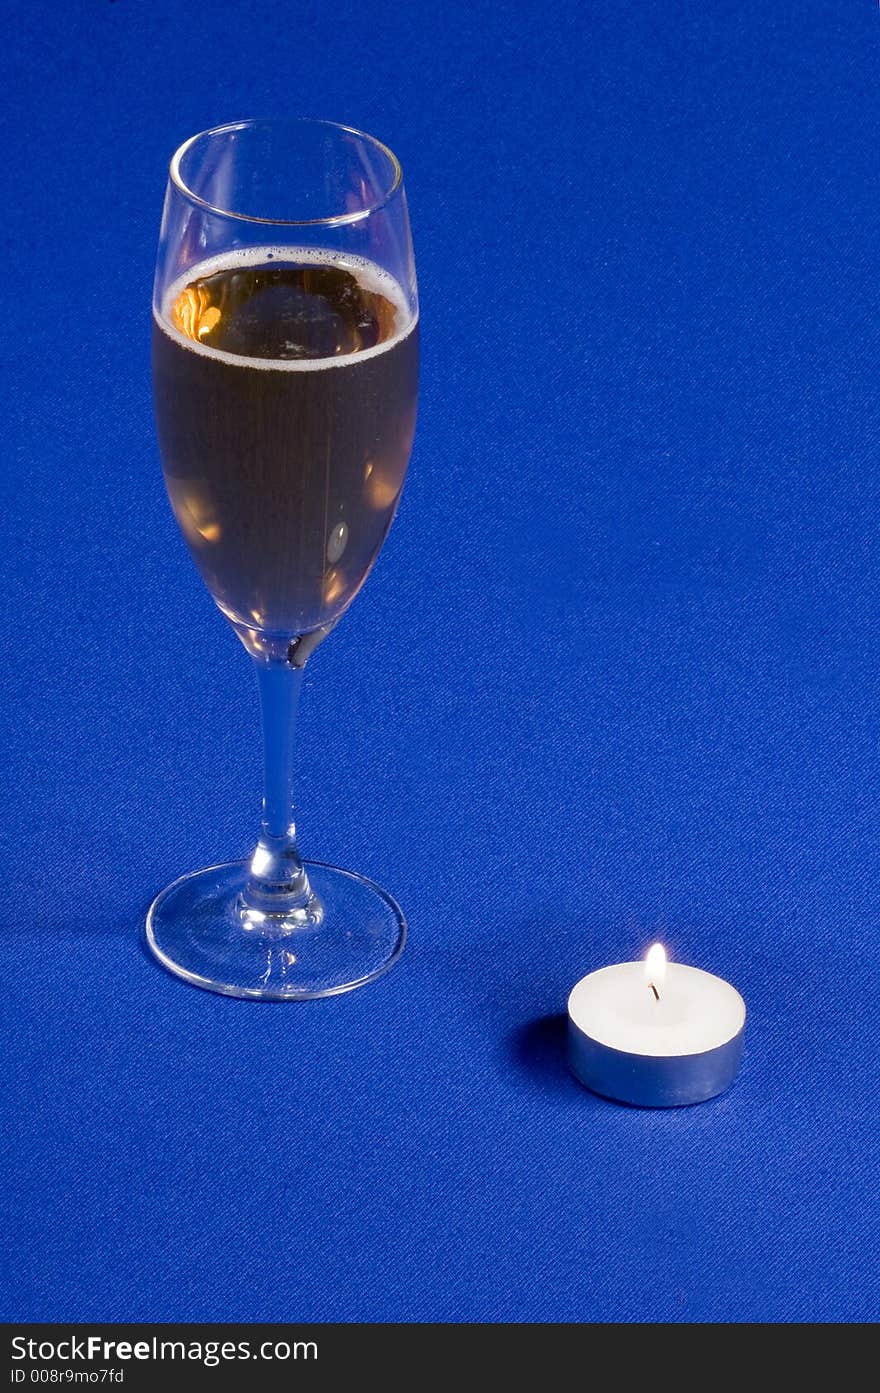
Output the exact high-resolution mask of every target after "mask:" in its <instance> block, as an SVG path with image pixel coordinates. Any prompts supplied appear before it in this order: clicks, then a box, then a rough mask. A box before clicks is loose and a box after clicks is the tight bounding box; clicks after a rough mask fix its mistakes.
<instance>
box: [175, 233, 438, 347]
mask: <svg viewBox="0 0 880 1393" xmlns="http://www.w3.org/2000/svg"><path fill="white" fill-rule="evenodd" d="M273 265H274V266H276V267H278V269H279V270H281V269H282V268H283V267H289V266H295V267H297V268H308V267H316V268H319V267H322V266H326V267H330V268H332V269H333V270H336V271H347V272H348V273H349V274H350V275H351V276H353V277H354V279H355V280H356V281H357V282H358V286H359V288H360V289H362V290H364V291H366V292H367V293H368V294H373V295H375V296H377V297H381V298H382V299H383V300H384V301H385V302H387V303H388V304H389V305H390V306H391V307H392V309H393V312H394V321H393V324H392V326H391V329H392V332H391V333H389V334H387V335H385V336H383V337H382V338H381V340H380V341H379V342H378V343H376V344H374V345H372V346H370V347H368V348H356V349H354V350H352V351H350V352H341V351H337V352H335V353H334V354H333V355H332V356H331V355H327V356H318V357H309V356H304V357H298V358H269V357H258V356H255V355H252V354H242V353H230V352H228V351H226V350H224V349H222V348H217V347H215V346H214V345H212V344H210V343H205V342H204V338H203V337H202V338H200V337H199V336H198V331H197V330H196V333H195V334H193V332H192V330H191V331H190V332H187V333H184V332H183V331H182V330H181V329H180V328H179V327H178V326H177V325H176V324H175V317H176V316H175V307H177V306H178V305H179V304H180V303H181V302H182V301H183V300H184V297H186V296H187V294H188V293H190V292H191V291H192V288H193V287H194V286H195V285H196V284H197V283H198V282H200V281H205V280H207V279H208V278H209V277H211V276H216V275H217V274H218V273H220V272H224V273H227V274H228V273H233V272H236V271H243V270H246V269H247V268H249V267H259V268H260V269H261V270H267V269H271V268H272V267H273ZM198 312H199V311H198V306H196V307H194V313H196V314H198ZM210 314H211V306H210V305H205V306H204V307H203V309H202V315H203V317H204V318H205V319H207V317H208V316H209V315H210ZM153 316H154V318H155V320H156V323H157V324H158V325H159V327H160V328H161V329H162V330H164V332H165V333H166V334H168V335H169V337H171V338H173V339H174V340H175V341H176V342H177V343H179V344H180V346H181V347H183V348H187V349H189V350H190V351H191V352H193V353H199V354H202V355H203V356H205V357H207V358H215V359H217V360H218V361H220V362H223V363H229V364H230V365H232V366H241V365H242V363H243V362H246V363H247V365H248V367H249V368H261V369H264V370H267V371H275V372H315V371H318V370H320V369H323V368H335V367H345V366H346V365H348V364H350V363H351V362H352V360H353V359H354V358H357V360H358V362H362V361H363V360H364V359H366V358H372V357H375V356H376V355H377V354H380V353H387V352H388V351H389V350H390V349H392V348H394V347H395V345H396V344H398V343H399V342H400V341H401V339H404V338H406V337H407V335H408V334H410V333H411V332H412V330H413V328H414V327H415V324H416V323H417V320H418V314H413V312H412V310H411V309H410V307H409V304H408V303H407V299H406V296H405V294H404V291H403V289H402V288H401V286H400V284H399V283H398V281H396V280H395V278H394V277H393V276H392V275H391V274H390V273H389V272H388V271H385V270H383V269H382V267H381V266H377V265H376V263H375V262H373V261H368V260H367V259H366V258H365V257H358V256H350V255H340V253H338V252H332V251H327V250H322V249H321V248H318V247H280V246H263V247H246V248H241V249H239V250H237V251H226V252H224V253H223V254H222V255H220V256H214V257H210V258H209V259H208V260H206V261H200V262H197V263H196V264H195V265H194V266H191V267H190V268H189V270H188V271H186V272H185V273H184V275H182V276H180V277H179V278H178V279H177V280H176V281H174V282H173V284H172V285H171V286H170V287H169V288H168V290H167V291H166V292H165V295H164V298H163V300H162V304H161V306H159V307H158V308H157V307H156V305H155V304H154V307H153ZM178 317H179V316H178ZM215 322H216V321H215ZM211 327H213V326H212V325H210V321H209V327H208V329H207V330H206V331H205V332H210V331H211Z"/></svg>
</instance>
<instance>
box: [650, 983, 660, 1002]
mask: <svg viewBox="0 0 880 1393" xmlns="http://www.w3.org/2000/svg"><path fill="white" fill-rule="evenodd" d="M648 986H649V987H650V988H651V991H652V992H653V993H654V1000H655V1001H659V1000H660V993H659V992H658V990H657V988H656V987H655V986H654V983H653V982H649V983H648Z"/></svg>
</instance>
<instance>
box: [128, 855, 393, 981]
mask: <svg viewBox="0 0 880 1393" xmlns="http://www.w3.org/2000/svg"><path fill="white" fill-rule="evenodd" d="M306 870H307V872H308V877H309V881H310V883H311V886H312V889H313V890H314V892H315V894H316V895H317V897H318V899H319V900H320V902H321V904H322V905H323V910H324V912H323V914H322V915H321V916H320V919H319V921H318V922H316V923H315V922H313V923H305V924H302V925H296V926H294V927H292V928H291V927H289V925H288V924H286V923H285V925H284V926H283V928H282V929H280V930H279V929H278V928H277V927H274V928H273V927H272V925H271V916H269V915H267V916H265V921H264V922H263V923H262V924H260V923H255V922H253V921H254V916H253V914H250V915H248V914H246V913H243V906H242V898H241V897H242V893H243V891H244V889H245V886H246V885H247V881H248V876H249V863H248V862H247V861H233V862H230V863H229V864H228V865H225V866H211V867H209V868H208V869H207V870H204V871H192V872H191V873H190V874H189V875H185V876H181V878H180V880H175V881H174V882H173V883H172V884H171V885H169V886H168V887H167V888H166V889H165V890H163V891H162V893H161V894H160V895H157V897H156V899H155V900H154V901H153V903H152V904H151V906H150V909H149V913H148V914H147V943H148V945H149V947H150V950H151V952H153V953H154V954H155V956H156V957H157V958H158V959H159V961H160V963H162V965H163V966H164V967H167V968H168V971H169V972H173V973H175V974H176V976H178V977H183V978H184V980H185V981H187V982H192V984H193V985H194V986H196V987H204V988H205V990H206V991H210V992H221V993H222V994H223V995H224V996H244V997H253V998H256V999H261V1000H265V1001H308V1000H310V999H312V998H314V997H318V996H335V995H336V994H337V993H338V992H348V991H351V990H352V989H353V988H354V987H362V986H364V985H365V984H366V983H367V982H372V981H373V979H374V978H375V977H380V976H381V975H382V973H383V972H387V971H388V969H389V967H391V966H392V964H393V963H395V962H396V961H397V959H398V958H399V957H400V954H401V953H402V952H403V945H404V941H405V939H406V920H405V919H404V917H403V913H402V911H401V909H400V907H399V906H398V905H397V904H395V902H394V900H392V898H391V896H390V895H386V893H385V891H384V890H381V889H380V888H379V886H378V885H374V884H373V882H372V881H371V880H366V879H365V878H364V876H361V875H355V873H354V872H353V871H342V870H339V869H338V868H337V867H336V866H325V865H322V864H321V863H320V862H318V861H307V862H306Z"/></svg>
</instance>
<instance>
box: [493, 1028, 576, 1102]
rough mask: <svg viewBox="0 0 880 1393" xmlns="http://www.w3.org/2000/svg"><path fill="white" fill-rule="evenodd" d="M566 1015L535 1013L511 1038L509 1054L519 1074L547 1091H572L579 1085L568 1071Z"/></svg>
mask: <svg viewBox="0 0 880 1393" xmlns="http://www.w3.org/2000/svg"><path fill="white" fill-rule="evenodd" d="M567 1041H568V1017H567V1015H566V1014H565V1012H564V1011H559V1012H554V1013H553V1014H552V1015H549V1016H537V1017H536V1018H535V1019H534V1020H531V1021H528V1022H527V1023H526V1024H525V1025H521V1026H518V1027H517V1029H516V1030H515V1031H513V1033H512V1035H511V1037H510V1054H511V1055H512V1057H513V1062H514V1063H515V1065H516V1066H517V1067H518V1069H519V1071H520V1073H522V1074H525V1075H526V1077H527V1078H529V1079H531V1080H532V1082H534V1083H537V1084H540V1086H541V1088H542V1089H543V1090H544V1091H545V1092H546V1091H547V1089H548V1088H552V1089H553V1090H554V1091H556V1092H559V1093H563V1092H564V1093H572V1092H575V1091H577V1090H580V1089H581V1085H580V1084H579V1083H578V1082H577V1080H576V1079H575V1078H574V1077H573V1076H572V1075H571V1074H570V1073H569V1070H568V1054H567Z"/></svg>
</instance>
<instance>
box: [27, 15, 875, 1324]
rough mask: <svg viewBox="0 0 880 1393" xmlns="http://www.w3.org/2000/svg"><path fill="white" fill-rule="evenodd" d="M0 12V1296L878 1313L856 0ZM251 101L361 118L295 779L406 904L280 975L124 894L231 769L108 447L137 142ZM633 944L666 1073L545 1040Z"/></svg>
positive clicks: (167, 553) (134, 304)
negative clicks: (369, 568) (736, 1001)
mask: <svg viewBox="0 0 880 1393" xmlns="http://www.w3.org/2000/svg"><path fill="white" fill-rule="evenodd" d="M7 13H8V14H9V15H10V19H9V22H8V23H7V36H8V45H9V46H8V47H7V52H6V54H5V56H4V60H3V61H4V65H5V69H6V71H5V73H4V74H3V90H4V92H5V94H6V96H7V98H8V99H11V119H10V120H9V122H8V124H7V127H6V135H5V139H4V151H3V164H2V177H3V181H4V185H5V187H4V191H3V216H2V234H3V241H4V248H5V249H4V258H5V268H6V269H5V276H4V291H3V299H2V327H3V333H2V361H3V373H2V381H3V382H4V384H5V386H6V392H7V395H6V399H5V404H4V406H3V418H2V419H3V427H4V429H3V434H4V442H3V443H4V450H3V478H2V518H3V527H4V534H5V535H4V539H3V559H4V573H5V576H4V584H3V593H4V599H5V606H4V607H5V611H6V615H5V618H6V624H5V626H4V627H5V637H4V653H3V672H4V688H5V720H4V734H5V739H4V744H3V754H4V759H3V763H4V776H3V780H2V792H0V797H2V804H3V807H2V812H3V831H2V851H3V864H4V872H3V895H2V910H0V917H2V952H3V963H4V966H3V996H4V1017H5V1026H4V1041H5V1044H4V1051H5V1062H4V1069H3V1088H4V1092H5V1094H6V1100H5V1101H6V1108H7V1121H6V1124H5V1131H6V1138H7V1141H8V1143H9V1146H8V1151H7V1161H6V1178H5V1180H4V1183H3V1186H2V1198H3V1205H4V1208H6V1209H7V1210H8V1213H7V1214H6V1216H5V1218H4V1220H3V1226H4V1233H5V1236H6V1240H7V1241H8V1242H10V1244H11V1263H10V1266H9V1269H8V1277H9V1280H8V1283H7V1284H6V1290H5V1296H4V1300H3V1306H4V1310H3V1312H2V1313H3V1314H4V1315H6V1316H8V1317H11V1318H14V1319H21V1320H28V1319H34V1320H35V1319H53V1318H54V1319H67V1320H70V1319H80V1320H87V1319H89V1320H95V1319H99V1318H107V1319H111V1318H112V1319H118V1320H125V1319H133V1318H137V1319H141V1320H150V1319H156V1320H177V1319H194V1320H201V1319H205V1320H207V1319H211V1320H222V1319H230V1320H250V1319H267V1320H287V1319H309V1320H321V1319H327V1320H354V1319H366V1320H374V1321H386V1320H397V1319H403V1318H409V1319H416V1320H454V1319H474V1320H482V1321H496V1320H512V1319H535V1320H552V1319H557V1320H590V1319H603V1320H609V1319H610V1320H623V1319H635V1320H641V1319H651V1320H662V1321H677V1320H689V1321H704V1320H719V1319H721V1320H724V1319H729V1320H737V1321H738V1320H751V1319H767V1320H785V1319H790V1320H806V1319H811V1318H825V1319H832V1320H839V1319H863V1318H869V1317H878V1316H880V1284H878V1274H877V1265H876V1250H877V1244H878V1240H880V1231H878V1230H880V1225H878V1202H877V1160H876V1152H877V1146H878V1141H880V1135H878V1122H877V1102H876V1096H875V1088H876V1077H877V1062H878V1060H877V1036H878V1020H880V986H878V981H880V965H878V934H877V926H878V923H880V894H878V889H880V883H878V849H877V828H878V813H880V809H878V801H880V800H878V794H880V751H878V732H880V701H878V691H877V680H876V679H877V661H876V646H877V636H876V614H877V608H878V606H877V598H878V579H880V577H878V545H877V537H876V531H877V529H876V516H875V515H876V502H877V493H876V480H877V476H876V464H875V461H876V456H877V448H878V433H880V409H878V393H877V357H878V346H880V329H878V309H880V306H878V277H877V244H878V224H877V149H878V105H880V103H878V85H877V67H878V26H880V20H878V14H877V7H876V5H874V4H871V3H867V0H865V3H853V4H849V5H844V4H841V3H840V0H829V3H821V2H820V0H778V2H777V3H773V4H767V3H766V0H735V3H734V0H714V3H712V4H711V5H706V4H704V3H701V0H687V3H686V2H685V0H673V3H669V0H644V3H640V4H627V3H624V0H596V3H590V4H588V5H587V6H584V5H583V4H582V3H579V2H578V0H559V3H556V4H554V5H553V6H552V7H545V6H544V5H542V4H540V3H537V2H536V0H532V2H531V3H525V4H517V5H512V4H503V3H499V4H471V3H463V0H445V2H444V3H442V4H439V3H420V4H411V5H401V4H400V3H394V2H393V0H371V3H363V0H361V2H360V3H355V0H338V2H337V3H334V4H329V3H327V4H320V3H317V0H294V3H290V4H288V3H279V0H273V2H272V3H268V0H236V3H234V4H233V3H230V2H229V0H212V3H210V4H209V3H206V0H191V3H187V4H182V3H176V0H151V3H150V4H149V5H145V4H135V3H134V2H133V0H117V3H109V4H108V3H97V0H92V2H91V3H84V0H71V3H69V4H67V5H65V6H63V7H62V6H53V7H44V6H34V5H31V4H23V3H20V4H15V5H13V6H12V7H10V9H9V10H8V11H7ZM280 112H302V113H306V114H313V115H328V116H331V117H334V118H337V119H340V120H344V121H348V122H351V123H353V124H356V125H359V126H362V127H365V128H366V129H368V130H372V131H375V132H376V133H377V134H378V135H380V136H382V137H384V138H385V139H387V140H388V141H389V142H390V143H391V145H392V146H393V147H394V148H395V149H396V150H397V151H398V153H399V154H400V156H401V159H402V161H403V163H404V168H405V172H406V178H407V185H408V189H409V195H410V203H411V209H412V214H413V222H414V228H415V237H416V245H417V256H418V263H419V272H420V284H421V291H422V314H423V333H424V345H425V357H424V378H423V382H424V391H423V398H422V412H421V418H420V428H419V434H418V439H417V445H416V451H415V455H414V459H413V465H412V471H411V475H410V482H409V484H408V489H407V493H406V497H405V500H404V504H403V507H402V509H401V514H400V517H399V519H398V521H397V523H396V524H395V527H394V529H393V531H392V534H391V537H390V539H389V542H388V545H387V547H386V550H385V552H384V554H383V556H382V558H381V560H380V562H379V564H378V567H377V569H376V571H375V573H374V575H373V577H372V579H371V581H370V583H369V585H368V586H367V588H366V590H365V591H364V593H363V595H362V596H361V597H360V599H359V600H358V601H357V603H356V605H355V606H354V608H353V609H352V611H351V612H350V614H349V615H348V617H347V618H346V620H345V621H344V623H343V624H342V625H341V627H340V628H339V629H338V630H337V632H336V633H335V635H334V636H333V638H332V639H331V640H330V641H329V642H328V643H327V644H326V645H325V646H324V647H323V648H322V649H321V651H320V653H319V654H318V655H317V657H316V658H315V660H314V662H313V664H312V665H311V667H310V668H309V673H308V676H307V682H306V691H305V699H304V703H303V709H302V739H303V745H302V755H301V770H302V772H301V778H300V785H299V802H300V810H301V811H300V818H299V821H300V826H301V832H302V841H303V845H304V849H305V851H306V852H307V854H311V855H312V856H315V857H317V858H319V859H321V858H323V859H329V860H334V861H337V862H338V863H339V864H342V865H350V866H352V867H356V868H357V869H359V870H362V871H364V872H366V873H368V874H370V875H373V876H375V877H376V878H377V879H379V880H380V881H381V882H382V883H384V884H386V885H387V886H388V887H389V889H391V890H392V891H393V892H394V893H395V894H396V895H397V896H398V897H399V898H400V900H401V902H402V904H403V905H404V906H405V909H406V911H407V914H408V917H409V919H410V925H411V938H410V943H409V946H408V949H407V952H406V954H405V955H404V958H403V959H402V961H401V963H400V964H399V966H398V967H396V968H395V970H394V971H393V972H392V973H391V974H390V975H389V976H388V977H387V978H385V979H384V980H383V981H382V982H380V983H378V984H376V985H375V986H373V987H371V988H370V989H368V990H365V991H362V992H356V993H354V994H353V995H351V996H347V997H342V998H339V999H337V1000H330V1001H326V1002H320V1003H314V1004H308V1005H304V1006H297V1005H280V1006H275V1005H255V1004H249V1003H244V1002H238V1001H231V1000H224V999H220V998H217V997H213V996H211V995H208V994H206V993H203V992H200V991H198V990H194V989H191V988H188V987H186V986H184V985H183V984H181V983H179V982H177V981H175V980H174V979H173V978H171V977H170V976H167V975H165V974H164V973H163V972H162V971H161V970H160V969H159V968H158V967H157V966H156V965H154V963H153V962H152V961H151V960H149V959H148V958H147V957H146V956H145V955H144V953H143V951H142V949H141V948H140V946H139V937H138V936H139V933H140V929H141V924H142V920H143V915H144V912H145V910H146V908H147V905H148V903H149V901H150V899H151V898H152V896H153V895H154V894H155V892H156V891H157V890H159V889H160V888H161V887H162V886H163V885H164V884H165V883H166V882H167V881H169V880H170V879H172V878H173V877H174V876H176V875H178V874H180V873H181V872H183V871H186V870H189V869H191V868H194V867H196V866H199V865H203V864H207V863H210V862H213V861H217V860H223V859H229V858H231V857H234V856H236V855H240V854H243V853H245V852H246V851H247V850H248V849H249V845H250V843H251V840H252V838H253V835H254V831H255V824H256V817H257V809H258V798H259V750H258V731H257V709H256V693H255V686H254V682H253V677H252V675H251V672H250V671H249V664H248V660H247V658H246V656H245V654H244V652H243V650H242V649H241V648H240V647H239V645H238V642H237V640H236V639H235V638H234V636H233V634H232V632H231V631H230V630H229V629H228V628H227V626H226V625H225V624H224V622H223V620H222V619H221V617H220V616H219V614H218V613H217V612H216V611H215V610H214V608H213V606H212V604H211V602H210V600H209V598H208V596H207V594H206V593H205V591H204V590H203V589H202V586H201V583H200V582H199V580H198V578H197V576H196V572H195V570H194V568H193V566H192V564H191V562H190V560H189V557H188V555H187V554H186V551H185V549H184V546H183V543H182V541H181V540H180V538H179V537H178V535H177V532H176V529H175V526H174V524H173V521H172V518H171V515H170V511H169V509H168V506H167V503H166V500H165V497H164V493H163V489H162V484H161V479H160V472H159V465H158V460H157V454H156V447H155V443H154V438H153V431H152V421H151V414H150V400H149V371H148V353H147V339H148V330H149V301H150V287H151V279H152V263H153V254H154V245H155V237H156V233H157V227H158V218H159V211H160V206H161V200H162V194H163V187H164V181H165V169H166V162H167V158H168V157H169V155H170V154H171V151H172V150H173V148H174V146H175V145H176V144H177V143H178V142H179V141H180V140H181V139H182V138H183V137H185V136H186V135H188V134H190V133H191V132H193V131H195V130H198V129H201V128H203V127H204V126H206V125H210V124H212V123H215V122H217V121H220V120H225V119H230V118H235V117H238V116H242V115H252V114H266V113H269V114H271V113H280ZM654 937H662V938H663V939H664V940H665V941H666V942H667V943H668V945H669V947H670V950H671V952H672V953H673V954H674V955H675V956H676V957H679V958H680V959H682V960H684V961H688V962H693V963H696V964H699V965H701V966H703V967H706V968H708V969H710V970H713V971H716V972H718V973H720V974H722V975H723V976H726V977H728V978H729V979H730V980H731V981H733V982H734V983H735V984H736V985H737V986H738V987H739V988H740V989H741V990H742V992H743V994H744V996H745V997H746V998H747V1001H748V1006H749V1010H750V1018H749V1024H748V1030H747V1049H746V1057H745V1062H744V1067H743V1070H742V1073H741V1075H740V1079H739V1081H738V1083H737V1085H736V1087H735V1088H734V1089H733V1090H732V1091H731V1092H730V1093H729V1094H728V1095H727V1096H726V1097H724V1098H722V1099H720V1100H718V1101H716V1102H713V1103H709V1104H707V1105H705V1106H703V1107H699V1108H696V1109H692V1110H689V1111H683V1112H674V1113H662V1112H661V1113H651V1112H640V1111H630V1110H626V1109H623V1108H618V1107H615V1106H613V1105H610V1104H607V1103H604V1102H601V1101H599V1100H598V1099H596V1098H593V1097H591V1096H590V1095H589V1094H588V1093H586V1092H585V1091H583V1090H581V1089H580V1088H579V1087H578V1086H577V1085H576V1084H575V1083H574V1082H573V1081H572V1080H571V1079H570V1078H569V1077H568V1076H567V1075H566V1072H565V1069H564V1061H563V1055H562V1045H561V1038H560V1031H559V1023H560V1022H559V1013H560V1012H562V1011H563V1010H564V1005H565V999H566V995H567V992H568V989H569V987H570V986H571V984H572V983H573V982H574V980H575V979H576V978H577V977H579V976H581V975H582V974H583V973H584V972H586V971H587V970H589V969H591V968H593V967H596V966H599V965H601V964H603V963H607V962H613V961H617V960H620V959H625V958H631V957H637V956H640V955H641V953H642V952H643V951H644V950H645V948H646V946H647V945H648V943H649V942H650V941H651V940H652V939H653V938H654Z"/></svg>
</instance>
